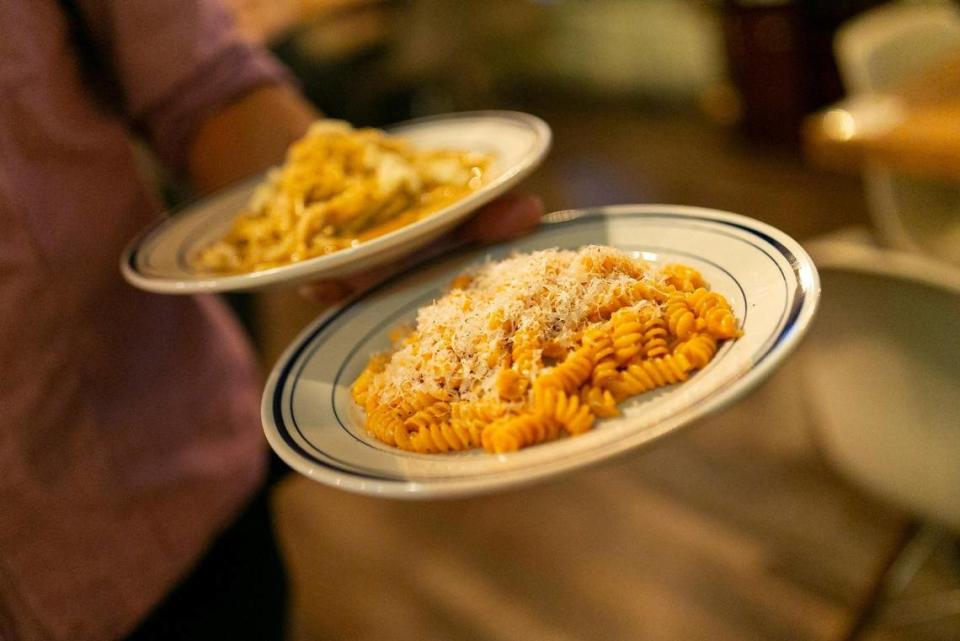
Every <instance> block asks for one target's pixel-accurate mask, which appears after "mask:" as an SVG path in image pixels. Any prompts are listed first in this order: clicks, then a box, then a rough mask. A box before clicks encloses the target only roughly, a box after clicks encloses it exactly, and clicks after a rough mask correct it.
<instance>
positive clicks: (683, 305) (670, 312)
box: [666, 296, 697, 340]
mask: <svg viewBox="0 0 960 641" xmlns="http://www.w3.org/2000/svg"><path fill="white" fill-rule="evenodd" d="M666 316H667V327H668V328H669V329H670V333H671V334H672V335H673V336H676V337H677V338H679V339H680V340H687V339H688V338H690V336H692V335H693V333H694V332H695V331H696V329H697V317H696V315H694V313H693V310H692V309H691V308H690V305H689V304H688V303H687V300H686V298H684V297H683V296H671V297H670V299H669V300H668V301H667V309H666Z"/></svg>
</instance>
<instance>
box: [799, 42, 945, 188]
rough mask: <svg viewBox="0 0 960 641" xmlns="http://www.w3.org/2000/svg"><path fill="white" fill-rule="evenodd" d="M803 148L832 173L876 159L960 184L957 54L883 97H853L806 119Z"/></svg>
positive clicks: (912, 171)
mask: <svg viewBox="0 0 960 641" xmlns="http://www.w3.org/2000/svg"><path fill="white" fill-rule="evenodd" d="M803 143H804V148H805V152H806V154H807V157H808V158H809V159H810V160H812V161H814V162H816V163H818V164H821V165H823V166H827V167H832V168H835V169H842V170H855V169H858V168H859V167H860V166H862V164H863V163H864V162H865V161H868V160H871V161H872V160H875V161H878V162H880V163H882V164H883V165H886V166H888V167H890V168H891V169H894V170H896V171H898V172H902V173H905V174H911V175H915V176H922V177H927V178H938V179H942V180H948V181H960V52H957V53H955V54H953V55H951V56H949V57H947V58H945V59H944V60H943V61H941V62H940V63H939V64H937V65H935V66H934V67H932V68H931V69H929V70H928V72H926V73H924V74H921V75H920V76H918V77H917V78H915V79H913V80H912V81H910V82H909V83H905V84H903V85H901V86H898V87H896V88H895V89H894V90H892V91H890V92H888V93H885V94H872V95H867V94H865V95H857V96H852V97H850V98H848V99H846V100H843V101H840V102H838V103H836V104H834V105H831V106H830V107H828V108H826V109H823V110H822V111H819V112H817V113H815V114H813V115H812V116H809V117H808V118H807V119H806V121H805V122H804V128H803Z"/></svg>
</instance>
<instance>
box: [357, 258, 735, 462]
mask: <svg viewBox="0 0 960 641" xmlns="http://www.w3.org/2000/svg"><path fill="white" fill-rule="evenodd" d="M741 334H742V332H741V330H740V327H739V323H738V321H737V319H736V317H735V315H734V313H733V310H732V309H731V307H730V304H729V303H728V301H727V300H726V299H725V298H724V297H723V296H722V295H721V294H719V293H717V292H713V291H710V290H709V286H708V284H707V283H706V282H705V281H704V279H703V277H702V276H701V275H700V273H699V272H697V270H695V269H693V268H692V267H689V266H686V265H678V264H673V265H667V266H664V267H661V268H660V269H654V268H653V267H651V266H649V265H648V264H646V263H644V262H643V261H640V260H637V259H634V258H633V257H631V256H629V255H628V254H625V253H623V252H620V251H618V250H615V249H612V248H609V247H600V246H588V247H584V248H582V249H580V250H579V251H567V250H545V251H540V252H534V253H532V254H526V255H517V256H514V257H511V258H508V259H506V260H504V261H501V262H499V263H488V264H486V265H484V266H482V267H480V268H478V269H476V270H474V271H473V272H470V273H467V274H464V275H461V276H458V277H457V279H456V280H455V281H454V283H453V286H452V287H451V289H450V290H449V291H448V292H447V293H446V294H445V295H444V296H443V297H441V298H440V299H438V300H437V301H435V302H434V303H433V304H432V305H429V306H427V307H424V308H421V310H420V311H419V313H418V317H417V324H416V328H415V329H413V330H412V331H410V332H409V333H406V334H405V335H403V336H397V337H395V340H394V349H393V351H392V352H391V353H390V354H379V355H375V356H373V357H372V358H371V360H370V363H369V365H368V367H367V368H366V369H365V370H364V371H363V372H362V373H361V374H360V376H358V378H357V379H356V381H355V382H354V384H353V389H352V391H353V398H354V400H355V401H356V402H357V403H358V404H359V405H361V406H362V407H363V408H364V409H365V410H366V416H367V419H366V420H367V423H366V426H367V429H368V430H369V432H370V433H371V434H372V435H373V436H374V437H376V438H377V439H379V440H381V441H383V442H384V443H387V444H389V445H392V446H396V447H399V448H401V449H404V450H410V451H414V452H420V453H431V454H433V453H445V452H458V451H462V450H467V449H473V448H479V447H482V448H483V449H485V450H487V451H488V452H496V453H501V452H510V451H514V450H518V449H521V448H524V447H528V446H531V445H535V444H537V443H542V442H545V441H550V440H553V439H557V438H560V437H561V436H563V435H568V436H575V435H577V434H582V433H583V432H586V431H588V430H590V429H591V428H592V427H593V425H594V422H595V420H596V419H597V418H606V417H611V416H617V415H618V414H619V413H620V410H619V408H618V407H617V404H618V403H619V402H621V401H623V400H624V399H626V398H629V397H631V396H635V395H637V394H642V393H644V392H647V391H650V390H653V389H656V388H658V387H663V386H666V385H673V384H677V383H681V382H683V381H685V380H687V379H688V378H689V377H690V376H691V375H692V374H693V373H694V372H695V371H696V370H700V369H703V368H704V367H706V366H707V365H708V364H709V362H710V361H711V360H712V359H713V357H714V355H715V354H716V352H717V349H718V345H719V343H720V342H721V341H724V340H728V339H734V338H736V337H738V336H740V335H741Z"/></svg>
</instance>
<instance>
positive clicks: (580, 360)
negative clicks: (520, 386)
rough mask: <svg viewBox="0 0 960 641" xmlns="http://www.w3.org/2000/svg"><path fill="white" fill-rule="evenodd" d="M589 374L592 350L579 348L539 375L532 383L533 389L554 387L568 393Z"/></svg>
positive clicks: (590, 371)
mask: <svg viewBox="0 0 960 641" xmlns="http://www.w3.org/2000/svg"><path fill="white" fill-rule="evenodd" d="M591 373H593V350H592V349H591V348H589V347H581V348H580V349H578V350H577V351H575V352H573V353H572V354H570V356H568V357H567V358H566V360H565V361H563V362H562V363H560V364H559V365H557V366H556V367H554V368H553V369H552V370H550V371H549V372H547V373H545V374H541V375H540V376H539V377H538V378H537V380H536V381H535V382H534V387H554V388H557V389H561V390H563V391H564V392H568V393H569V392H572V391H573V390H575V389H577V388H578V387H580V386H581V385H582V384H583V382H584V381H585V380H587V379H588V378H589V377H590V375H591Z"/></svg>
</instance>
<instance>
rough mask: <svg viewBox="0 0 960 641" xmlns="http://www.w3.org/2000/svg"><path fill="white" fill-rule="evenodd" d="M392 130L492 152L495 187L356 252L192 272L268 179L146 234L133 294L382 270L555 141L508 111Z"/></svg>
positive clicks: (426, 144) (421, 143) (513, 178)
mask: <svg viewBox="0 0 960 641" xmlns="http://www.w3.org/2000/svg"><path fill="white" fill-rule="evenodd" d="M387 131H388V132H389V133H391V134H395V135H399V136H403V137H404V138H407V139H408V140H409V141H410V142H412V143H413V144H414V145H416V146H418V147H421V148H441V147H443V148H449V149H465V150H470V151H478V152H483V153H489V154H491V155H493V156H494V161H493V165H492V167H491V180H490V181H489V182H488V183H487V184H485V185H483V186H482V187H481V188H480V189H478V190H477V191H475V192H473V193H471V194H470V195H468V196H466V197H464V198H463V199H461V200H458V201H456V202H455V203H453V204H451V205H449V206H447V207H444V208H443V209H441V210H439V211H437V212H435V213H433V214H431V215H429V216H427V217H425V218H423V219H422V220H418V221H416V222H414V223H411V224H410V225H406V226H404V227H401V228H400V229H397V230H395V231H392V232H390V233H387V234H384V235H383V236H379V237H377V238H373V239H371V240H368V241H366V242H364V243H361V244H360V245H358V246H356V247H351V248H348V249H343V250H340V251H337V252H333V253H331V254H327V255H325V256H318V257H316V258H310V259H307V260H303V261H300V262H296V263H290V264H288V265H282V266H280V267H274V268H271V269H265V270H262V271H256V272H249V273H244V274H224V275H221V274H210V273H203V272H200V271H197V270H195V269H194V268H193V267H192V266H191V265H190V257H191V256H193V255H194V254H195V253H196V252H197V251H198V250H199V249H201V248H202V247H204V246H206V245H207V244H209V243H210V242H212V241H214V240H216V239H218V238H220V237H222V236H223V234H225V233H226V232H227V230H228V229H229V228H230V225H231V223H232V222H233V219H234V218H235V217H236V216H237V215H238V214H239V213H240V212H241V210H242V209H243V208H244V206H245V205H246V204H247V201H248V200H249V198H250V195H251V194H252V193H253V190H254V189H255V188H256V186H257V185H258V184H259V182H260V181H261V180H262V177H261V176H258V177H256V178H254V179H250V180H246V181H244V182H242V183H239V184H237V185H235V186H233V187H230V188H227V189H225V190H223V191H221V192H218V193H216V194H213V195H211V196H208V197H206V198H203V199H201V200H199V201H197V202H196V203H193V204H191V205H189V206H187V207H185V208H184V209H182V210H180V211H178V212H177V213H175V214H174V215H172V216H171V217H169V218H166V219H164V220H163V221H161V222H159V223H157V224H156V225H154V226H152V227H150V228H148V229H147V230H145V231H144V232H143V233H142V234H141V235H140V236H139V237H138V238H136V239H134V240H133V241H132V242H131V243H130V244H129V245H128V246H127V248H126V250H125V251H124V253H123V256H122V257H121V260H120V269H121V271H122V272H123V275H124V278H126V279H127V281H128V282H130V283H131V284H132V285H134V286H135V287H139V288H141V289H145V290H147V291H151V292H156V293H160V294H196V293H205V292H225V291H245V290H253V289H260V288H263V287H268V286H271V285H277V284H286V285H290V284H296V283H299V282H304V281H308V280H315V279H320V278H331V277H336V276H342V275H344V274H347V273H350V272H355V271H358V270H363V269H369V268H371V267H376V266H377V265H379V264H382V263H384V262H387V261H389V260H391V259H393V258H397V257H399V256H402V255H405V254H409V253H410V252H411V251H413V250H415V249H417V248H419V247H422V246H423V245H425V244H427V243H429V242H430V241H431V240H434V239H435V238H437V237H438V236H440V235H441V234H443V233H444V232H446V231H448V230H449V229H451V228H452V227H453V226H454V225H456V224H457V223H458V222H460V221H461V220H463V219H464V218H465V217H466V216H468V215H469V214H470V213H472V212H473V211H475V210H476V209H477V208H478V207H480V206H481V205H483V204H485V203H487V202H489V201H490V200H493V199H494V198H496V197H497V196H499V195H501V194H503V193H504V192H506V191H507V190H509V189H510V188H511V187H513V186H514V185H516V184H517V183H518V182H519V181H521V180H522V179H523V178H525V177H526V176H527V175H528V174H530V172H531V171H533V170H534V169H535V168H536V167H537V166H538V165H539V164H540V163H541V161H542V160H543V158H544V157H545V156H546V153H547V151H548V150H549V148H550V140H551V133H550V128H549V127H548V126H547V124H546V123H545V122H543V121H542V120H540V119H539V118H537V117H535V116H531V115H529V114H524V113H517V112H510V111H482V112H471V113H462V114H451V115H445V116H436V117H431V118H423V119H419V120H411V121H409V122H406V123H401V124H399V125H396V126H394V127H390V128H388V129H387Z"/></svg>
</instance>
